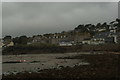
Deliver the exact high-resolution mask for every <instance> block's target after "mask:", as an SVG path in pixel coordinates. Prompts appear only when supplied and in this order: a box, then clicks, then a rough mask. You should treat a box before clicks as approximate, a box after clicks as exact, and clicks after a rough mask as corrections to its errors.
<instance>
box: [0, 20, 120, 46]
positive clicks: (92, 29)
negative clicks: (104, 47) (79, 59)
mask: <svg viewBox="0 0 120 80" xmlns="http://www.w3.org/2000/svg"><path fill="white" fill-rule="evenodd" d="M119 43H120V20H119V19H116V20H115V21H112V22H110V23H109V24H107V23H106V22H105V23H103V24H101V23H98V24H97V25H92V24H86V25H78V26H77V27H76V28H74V30H70V31H63V32H61V33H47V34H43V35H34V36H32V37H27V36H25V35H24V36H20V37H15V38H12V36H9V35H7V36H5V37H4V38H2V39H1V42H0V47H3V48H4V47H9V46H14V45H17V44H26V45H32V44H37V45H41V44H47V45H48V44H50V45H57V46H73V45H84V44H89V45H99V44H119Z"/></svg>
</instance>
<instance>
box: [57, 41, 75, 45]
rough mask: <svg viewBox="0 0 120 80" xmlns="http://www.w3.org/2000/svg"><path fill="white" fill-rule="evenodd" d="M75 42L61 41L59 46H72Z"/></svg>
mask: <svg viewBox="0 0 120 80" xmlns="http://www.w3.org/2000/svg"><path fill="white" fill-rule="evenodd" d="M73 44H74V41H60V42H59V46H72V45H73Z"/></svg>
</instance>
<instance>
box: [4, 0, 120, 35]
mask: <svg viewBox="0 0 120 80" xmlns="http://www.w3.org/2000/svg"><path fill="white" fill-rule="evenodd" d="M117 17H118V3H117V2H114V3H113V2H111V3H110V2H107V3H106V2H77V3H73V2H71V3H68V2H66V3H65V2H64V3H60V2H58V3H52V2H51V3H48V2H47V3H43V2H4V3H3V4H2V32H3V33H2V35H3V36H5V35H11V36H13V37H16V36H21V35H27V36H33V35H37V34H44V33H54V32H61V31H68V30H73V29H74V28H75V27H76V26H78V25H79V24H87V23H91V24H97V23H98V22H101V23H103V22H111V21H113V20H115V19H116V18H117Z"/></svg>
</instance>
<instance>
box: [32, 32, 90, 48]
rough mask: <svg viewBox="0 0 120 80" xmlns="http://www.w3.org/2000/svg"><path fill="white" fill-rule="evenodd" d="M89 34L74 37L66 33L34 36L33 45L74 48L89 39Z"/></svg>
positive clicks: (78, 34)
mask: <svg viewBox="0 0 120 80" xmlns="http://www.w3.org/2000/svg"><path fill="white" fill-rule="evenodd" d="M89 37H90V34H89V33H76V34H74V35H71V34H69V33H68V32H65V33H55V34H45V35H39V36H34V38H33V40H32V43H43V44H55V45H59V46H72V45H75V44H77V43H81V42H82V41H83V40H84V39H85V38H89Z"/></svg>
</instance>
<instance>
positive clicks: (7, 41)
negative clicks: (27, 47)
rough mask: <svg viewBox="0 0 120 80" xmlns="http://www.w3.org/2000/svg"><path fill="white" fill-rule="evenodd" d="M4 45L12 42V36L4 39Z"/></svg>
mask: <svg viewBox="0 0 120 80" xmlns="http://www.w3.org/2000/svg"><path fill="white" fill-rule="evenodd" d="M3 40H4V41H3V43H4V44H9V43H10V42H11V41H12V37H11V36H5V37H4V38H3Z"/></svg>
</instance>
